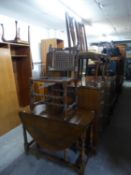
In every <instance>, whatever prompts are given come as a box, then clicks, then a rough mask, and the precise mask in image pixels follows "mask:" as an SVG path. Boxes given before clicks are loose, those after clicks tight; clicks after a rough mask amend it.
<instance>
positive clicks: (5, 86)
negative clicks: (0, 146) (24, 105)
mask: <svg viewBox="0 0 131 175" xmlns="http://www.w3.org/2000/svg"><path fill="white" fill-rule="evenodd" d="M18 110H19V108H18V100H17V93H16V86H15V79H14V73H13V66H12V61H11V55H10V50H9V49H6V48H5V49H4V48H0V135H2V134H4V133H6V132H7V131H9V130H10V129H12V128H14V127H15V126H17V125H18V124H19V123H20V122H19V117H18Z"/></svg>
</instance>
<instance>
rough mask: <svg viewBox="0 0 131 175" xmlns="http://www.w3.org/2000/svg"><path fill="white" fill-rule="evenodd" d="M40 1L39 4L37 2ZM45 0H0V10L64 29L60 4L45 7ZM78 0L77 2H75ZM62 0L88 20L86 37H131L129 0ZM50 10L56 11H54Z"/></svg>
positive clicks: (47, 25)
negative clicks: (79, 3)
mask: <svg viewBox="0 0 131 175" xmlns="http://www.w3.org/2000/svg"><path fill="white" fill-rule="evenodd" d="M40 1H41V2H43V4H41V5H40ZM47 1H49V0H0V12H1V13H2V14H5V15H8V13H9V12H10V14H11V16H12V17H15V18H16V19H22V20H24V21H26V22H29V23H34V24H36V25H40V26H43V27H46V28H54V29H60V30H63V29H65V21H64V17H63V16H62V15H63V14H62V15H60V14H59V13H60V12H61V11H62V6H58V5H57V4H56V6H55V4H54V3H50V8H51V9H52V10H53V12H52V11H51V10H50V11H49V10H48V9H46V7H47V5H46V4H47ZM58 1H61V0H58ZM79 1H81V5H77V3H78V2H79ZM38 2H39V3H38ZM50 2H51V0H50ZM52 2H53V0H52ZM65 2H70V4H71V6H70V7H69V5H68V7H69V8H71V9H74V7H75V6H76V7H77V8H76V9H77V14H79V15H80V16H83V17H84V18H85V19H86V20H87V21H90V22H91V24H92V25H91V26H89V25H87V26H86V29H87V37H88V38H89V39H92V40H94V41H95V40H107V39H110V40H126V39H131V0H70V1H69V0H67V1H65ZM99 4H100V6H99ZM78 7H79V8H78ZM54 10H55V12H56V14H57V15H55V14H54ZM58 12H59V13H58ZM80 12H81V14H80Z"/></svg>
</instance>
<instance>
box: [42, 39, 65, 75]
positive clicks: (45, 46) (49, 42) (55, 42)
mask: <svg viewBox="0 0 131 175" xmlns="http://www.w3.org/2000/svg"><path fill="white" fill-rule="evenodd" d="M50 46H51V47H52V48H60V49H63V48H64V41H63V40H61V39H56V38H52V39H43V40H41V60H42V63H43V65H44V68H45V70H44V72H45V73H46V71H47V67H46V66H47V65H46V63H47V53H48V51H49V47H50Z"/></svg>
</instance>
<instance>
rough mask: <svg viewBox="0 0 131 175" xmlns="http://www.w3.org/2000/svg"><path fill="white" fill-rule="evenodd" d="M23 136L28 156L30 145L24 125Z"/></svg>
mask: <svg viewBox="0 0 131 175" xmlns="http://www.w3.org/2000/svg"><path fill="white" fill-rule="evenodd" d="M23 136H24V149H25V153H26V154H28V152H29V144H28V139H27V133H26V129H25V127H24V125H23Z"/></svg>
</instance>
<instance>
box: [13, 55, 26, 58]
mask: <svg viewBox="0 0 131 175" xmlns="http://www.w3.org/2000/svg"><path fill="white" fill-rule="evenodd" d="M11 56H12V57H13V58H27V57H28V55H11Z"/></svg>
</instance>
